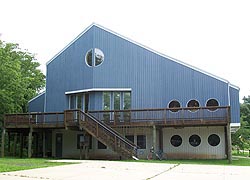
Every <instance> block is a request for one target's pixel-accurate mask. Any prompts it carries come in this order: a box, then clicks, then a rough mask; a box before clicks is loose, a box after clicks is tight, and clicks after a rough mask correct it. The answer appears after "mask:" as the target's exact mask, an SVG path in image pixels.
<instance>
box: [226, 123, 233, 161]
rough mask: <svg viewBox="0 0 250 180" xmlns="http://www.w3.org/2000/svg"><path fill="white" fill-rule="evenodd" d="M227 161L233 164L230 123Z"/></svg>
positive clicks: (228, 126) (228, 124) (228, 125)
mask: <svg viewBox="0 0 250 180" xmlns="http://www.w3.org/2000/svg"><path fill="white" fill-rule="evenodd" d="M226 129H227V159H228V163H229V164H232V140H231V128H230V123H227V128H226Z"/></svg>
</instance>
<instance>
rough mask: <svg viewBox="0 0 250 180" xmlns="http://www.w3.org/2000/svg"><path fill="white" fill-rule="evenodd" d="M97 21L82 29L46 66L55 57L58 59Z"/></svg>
mask: <svg viewBox="0 0 250 180" xmlns="http://www.w3.org/2000/svg"><path fill="white" fill-rule="evenodd" d="M94 25H96V24H95V23H92V24H91V25H90V26H88V27H87V28H86V29H84V31H82V32H81V33H80V34H79V35H78V36H76V37H75V38H74V39H73V40H72V41H70V43H69V44H67V45H66V46H65V47H64V48H63V49H62V50H61V51H59V52H58V53H57V54H56V55H54V56H53V57H52V58H51V59H50V60H49V61H48V62H47V63H46V66H47V65H49V64H50V63H51V62H52V61H53V60H54V59H56V58H57V57H58V56H59V55H60V54H61V53H62V52H63V51H65V50H66V49H67V48H68V47H69V46H71V45H72V44H73V43H74V42H75V41H77V40H78V39H79V38H80V37H81V36H82V35H83V34H85V33H86V32H87V31H88V30H89V29H90V28H92V27H93V26H94Z"/></svg>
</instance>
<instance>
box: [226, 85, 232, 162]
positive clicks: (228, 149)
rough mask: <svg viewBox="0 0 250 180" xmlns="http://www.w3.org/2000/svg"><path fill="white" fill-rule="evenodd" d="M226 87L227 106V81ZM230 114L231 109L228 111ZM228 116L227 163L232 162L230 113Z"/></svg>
mask: <svg viewBox="0 0 250 180" xmlns="http://www.w3.org/2000/svg"><path fill="white" fill-rule="evenodd" d="M227 88H228V106H230V105H231V102H230V83H229V81H228V82H227ZM228 113H230V114H231V110H230V111H229V112H228ZM230 114H229V115H228V116H229V119H228V120H229V122H228V123H227V127H226V132H227V159H228V163H229V164H232V139H231V126H230V125H231V115H230Z"/></svg>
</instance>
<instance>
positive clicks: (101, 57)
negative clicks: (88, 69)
mask: <svg viewBox="0 0 250 180" xmlns="http://www.w3.org/2000/svg"><path fill="white" fill-rule="evenodd" d="M103 60H104V54H103V52H102V51H101V50H100V49H97V48H95V66H98V65H99V64H101V63H102V62H103Z"/></svg>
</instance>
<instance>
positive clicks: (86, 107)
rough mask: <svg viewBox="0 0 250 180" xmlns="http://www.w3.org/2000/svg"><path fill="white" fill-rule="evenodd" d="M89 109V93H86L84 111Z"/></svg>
mask: <svg viewBox="0 0 250 180" xmlns="http://www.w3.org/2000/svg"><path fill="white" fill-rule="evenodd" d="M88 110H89V93H86V94H85V96H84V112H88Z"/></svg>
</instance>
